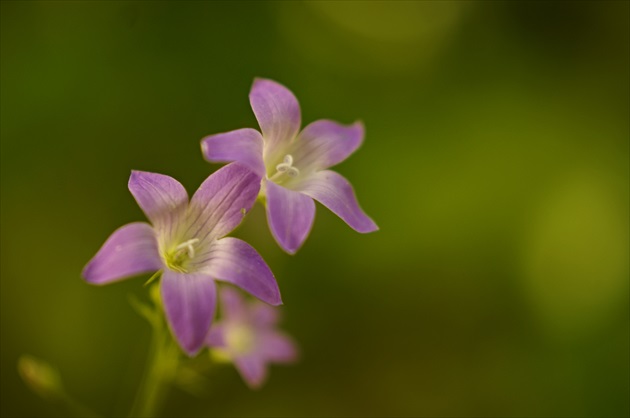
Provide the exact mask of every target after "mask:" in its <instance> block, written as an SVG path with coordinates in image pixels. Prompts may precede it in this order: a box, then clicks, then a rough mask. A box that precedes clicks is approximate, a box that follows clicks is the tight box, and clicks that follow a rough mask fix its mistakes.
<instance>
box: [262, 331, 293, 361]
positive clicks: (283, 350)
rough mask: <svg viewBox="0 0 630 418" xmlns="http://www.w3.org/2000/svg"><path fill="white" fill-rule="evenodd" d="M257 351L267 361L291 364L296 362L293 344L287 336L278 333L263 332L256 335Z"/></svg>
mask: <svg viewBox="0 0 630 418" xmlns="http://www.w3.org/2000/svg"><path fill="white" fill-rule="evenodd" d="M257 344H259V346H258V348H257V351H258V352H259V354H260V355H261V356H262V357H263V358H264V359H265V360H267V361H271V362H274V363H291V362H294V361H296V360H297V357H298V351H297V348H296V346H295V343H294V342H293V340H292V339H291V338H289V337H288V336H287V335H284V334H282V333H280V332H278V331H265V332H262V333H260V335H258V340H257Z"/></svg>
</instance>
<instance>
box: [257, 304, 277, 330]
mask: <svg viewBox="0 0 630 418" xmlns="http://www.w3.org/2000/svg"><path fill="white" fill-rule="evenodd" d="M250 315H251V317H252V321H253V322H254V324H256V326H258V327H263V328H268V327H272V326H274V325H276V324H277V323H278V321H279V320H280V311H279V310H278V309H277V308H273V307H271V306H269V305H267V304H264V303H256V304H254V306H252V307H251V308H250Z"/></svg>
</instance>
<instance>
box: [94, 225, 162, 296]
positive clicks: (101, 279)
mask: <svg viewBox="0 0 630 418" xmlns="http://www.w3.org/2000/svg"><path fill="white" fill-rule="evenodd" d="M161 268H162V260H161V258H160V255H159V252H158V246H157V241H156V239H155V233H154V232H153V228H152V227H151V225H149V224H147V223H144V222H134V223H131V224H127V225H125V226H122V227H120V228H118V229H117V230H116V231H114V233H112V235H110V237H109V238H108V239H107V241H105V244H103V246H102V247H101V249H100V250H98V252H97V253H96V255H95V256H94V258H92V260H90V262H89V263H88V264H87V265H86V266H85V268H84V269H83V273H82V275H83V277H84V278H85V280H86V281H88V282H89V283H92V284H106V283H111V282H114V281H118V280H122V279H125V278H128V277H130V276H135V275H138V274H142V273H150V272H154V271H157V270H160V269H161Z"/></svg>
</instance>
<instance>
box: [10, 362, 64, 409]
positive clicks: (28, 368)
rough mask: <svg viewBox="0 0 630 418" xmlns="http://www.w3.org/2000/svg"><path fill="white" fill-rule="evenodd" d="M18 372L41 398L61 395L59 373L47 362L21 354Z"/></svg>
mask: <svg viewBox="0 0 630 418" xmlns="http://www.w3.org/2000/svg"><path fill="white" fill-rule="evenodd" d="M18 372H19V373H20V376H21V377H22V379H23V380H24V382H25V383H26V384H27V385H28V387H30V388H31V389H32V390H33V391H34V392H35V393H37V394H38V395H39V396H41V397H42V398H46V399H49V400H53V399H56V398H60V397H62V396H63V387H62V385H61V378H60V377H59V373H58V372H57V370H55V369H54V368H53V367H52V366H51V365H49V364H48V363H46V362H44V361H42V360H40V359H38V358H35V357H33V356H29V355H27V354H23V355H22V356H20V358H19V359H18Z"/></svg>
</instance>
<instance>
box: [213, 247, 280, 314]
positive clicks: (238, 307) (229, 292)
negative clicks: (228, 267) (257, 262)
mask: <svg viewBox="0 0 630 418" xmlns="http://www.w3.org/2000/svg"><path fill="white" fill-rule="evenodd" d="M230 239H236V238H224V239H222V240H220V241H219V243H221V242H223V241H224V240H230ZM219 245H221V244H219ZM246 245H247V244H246ZM228 246H229V245H226V248H225V249H224V250H227V251H229V248H227V247H228ZM252 250H253V251H255V250H254V249H253V248H252ZM219 257H221V256H219ZM259 257H260V256H259ZM218 262H221V261H218ZM274 281H275V280H274ZM219 299H220V300H221V312H222V314H223V315H224V317H226V318H229V320H230V322H232V321H234V320H236V321H240V320H243V319H246V317H247V312H248V308H247V303H246V302H245V300H244V299H243V296H242V295H241V294H240V293H239V292H238V290H236V289H233V288H231V287H230V286H221V289H220V291H219ZM261 305H262V304H261ZM265 306H267V305H265Z"/></svg>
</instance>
